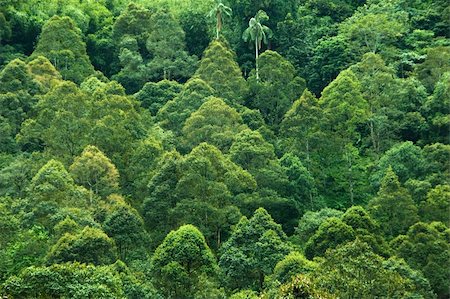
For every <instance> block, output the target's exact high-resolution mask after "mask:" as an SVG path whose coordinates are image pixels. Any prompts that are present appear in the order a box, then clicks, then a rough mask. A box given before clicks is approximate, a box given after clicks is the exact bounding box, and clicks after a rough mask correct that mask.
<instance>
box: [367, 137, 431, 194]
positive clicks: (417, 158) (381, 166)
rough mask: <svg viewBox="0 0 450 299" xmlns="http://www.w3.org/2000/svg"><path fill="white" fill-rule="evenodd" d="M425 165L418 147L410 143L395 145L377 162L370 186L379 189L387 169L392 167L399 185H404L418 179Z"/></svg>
mask: <svg viewBox="0 0 450 299" xmlns="http://www.w3.org/2000/svg"><path fill="white" fill-rule="evenodd" d="M425 163H426V162H425V159H424V156H423V152H422V149H421V148H420V147H418V146H417V145H414V144H413V143H412V142H411V141H406V142H402V143H397V144H395V145H394V146H392V147H391V148H390V149H389V150H387V151H386V152H385V153H384V155H383V156H382V157H381V158H380V160H379V161H378V166H377V169H376V170H375V171H374V173H373V174H372V176H371V180H372V182H373V183H372V184H373V186H374V187H375V188H377V187H379V186H380V183H381V181H382V179H383V177H384V176H385V175H386V173H387V170H388V168H389V167H392V170H393V171H394V172H395V174H396V175H397V176H398V180H399V181H400V183H405V182H406V181H407V180H408V179H419V178H421V177H422V175H423V173H424V171H425V169H424V167H425Z"/></svg>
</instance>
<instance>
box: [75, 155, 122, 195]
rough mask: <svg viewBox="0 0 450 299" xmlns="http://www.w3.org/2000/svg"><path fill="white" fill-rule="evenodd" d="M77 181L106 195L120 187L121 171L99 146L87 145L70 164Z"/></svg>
mask: <svg viewBox="0 0 450 299" xmlns="http://www.w3.org/2000/svg"><path fill="white" fill-rule="evenodd" d="M70 172H71V174H72V176H73V177H74V179H75V181H76V182H77V183H78V184H80V185H82V186H84V187H86V188H87V189H89V190H91V191H92V192H94V193H95V194H96V195H100V196H102V197H105V196H107V195H109V194H111V193H113V192H117V191H118V189H119V172H118V171H117V169H116V167H115V166H114V164H112V163H111V160H109V159H108V157H106V156H105V155H104V154H103V153H102V152H101V151H100V150H99V149H98V148H97V147H95V146H87V147H86V148H85V149H84V150H83V152H82V153H81V155H80V156H79V157H76V158H75V160H74V162H73V164H72V165H71V166H70Z"/></svg>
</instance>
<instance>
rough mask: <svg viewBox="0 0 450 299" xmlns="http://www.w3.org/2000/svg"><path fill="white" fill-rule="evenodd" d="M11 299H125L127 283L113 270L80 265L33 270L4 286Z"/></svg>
mask: <svg viewBox="0 0 450 299" xmlns="http://www.w3.org/2000/svg"><path fill="white" fill-rule="evenodd" d="M3 290H4V292H5V293H6V294H7V295H8V296H11V298H55V297H70V298H86V297H97V298H99V297H101V298H111V299H112V298H123V297H124V295H125V294H124V290H123V282H122V280H121V277H120V275H118V273H117V272H116V271H115V270H114V268H113V266H100V267H98V266H94V265H85V264H79V263H66V264H61V265H58V264H55V265H51V266H48V267H29V268H26V269H25V270H24V271H23V272H22V273H21V274H20V275H19V276H13V277H11V278H10V279H9V280H8V281H7V282H6V283H5V285H4V288H3Z"/></svg>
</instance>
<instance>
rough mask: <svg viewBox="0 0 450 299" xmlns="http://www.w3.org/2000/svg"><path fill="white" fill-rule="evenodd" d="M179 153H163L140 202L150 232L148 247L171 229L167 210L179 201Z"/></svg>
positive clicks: (153, 244) (154, 246) (151, 246)
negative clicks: (144, 196)
mask: <svg viewBox="0 0 450 299" xmlns="http://www.w3.org/2000/svg"><path fill="white" fill-rule="evenodd" d="M181 163H182V157H181V155H180V154H179V153H178V152H176V151H171V152H167V153H164V154H163V155H162V157H161V160H160V161H159V162H158V164H157V167H156V169H157V170H158V171H156V172H155V173H154V174H153V176H152V177H151V178H150V180H149V182H148V187H147V189H148V190H147V192H148V195H147V197H146V198H145V199H144V200H143V203H142V208H141V210H142V218H143V219H144V222H145V225H146V228H147V231H148V232H149V233H150V236H151V238H150V248H152V249H153V248H156V246H157V245H158V244H160V243H161V241H162V240H163V239H164V237H165V236H166V235H167V233H168V232H170V230H171V229H172V223H171V219H170V218H169V212H170V210H171V209H173V208H174V207H175V205H176V204H177V202H178V201H179V198H178V194H177V193H176V192H173V190H175V188H176V186H177V183H178V180H179V177H180V176H181V174H180V173H179V167H180V164H181Z"/></svg>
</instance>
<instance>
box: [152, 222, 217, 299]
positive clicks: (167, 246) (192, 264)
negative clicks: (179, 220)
mask: <svg viewBox="0 0 450 299" xmlns="http://www.w3.org/2000/svg"><path fill="white" fill-rule="evenodd" d="M151 264H152V268H151V269H152V270H151V271H152V274H153V279H154V281H155V286H156V287H157V288H158V289H160V290H161V292H162V293H163V294H164V295H165V296H166V297H176V298H189V297H191V296H192V294H193V291H194V289H195V288H196V287H197V284H198V283H199V282H200V281H199V278H200V276H201V275H202V274H207V275H208V276H209V277H211V278H213V277H214V276H215V275H216V273H217V271H218V269H217V263H216V261H215V258H214V256H213V254H212V252H211V250H210V249H209V247H208V245H207V244H206V241H205V238H204V237H203V235H202V233H201V232H200V231H199V230H198V229H197V228H196V227H195V226H193V225H184V226H181V227H180V228H179V229H178V230H176V231H171V232H170V233H169V234H168V235H167V236H166V238H165V239H164V241H163V242H162V244H161V245H160V246H158V248H157V249H156V251H155V254H154V255H153V257H152V260H151Z"/></svg>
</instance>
